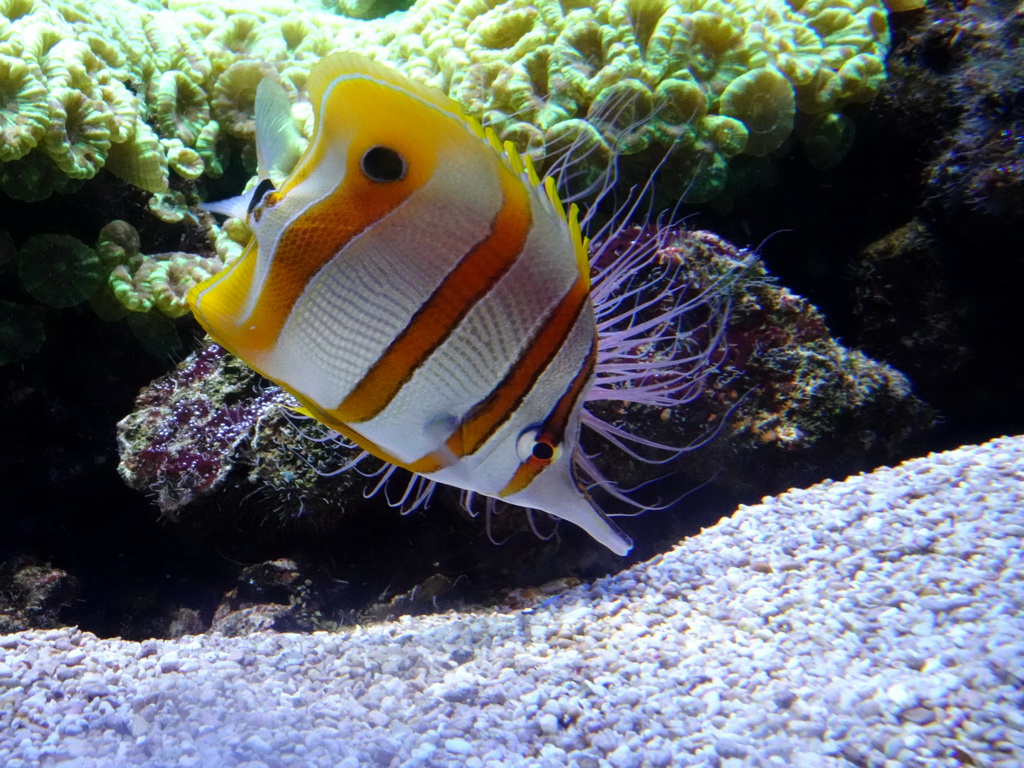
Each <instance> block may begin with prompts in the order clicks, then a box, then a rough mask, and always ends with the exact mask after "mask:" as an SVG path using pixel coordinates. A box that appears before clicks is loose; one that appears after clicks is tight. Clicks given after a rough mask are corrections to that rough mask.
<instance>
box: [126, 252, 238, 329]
mask: <svg viewBox="0 0 1024 768" xmlns="http://www.w3.org/2000/svg"><path fill="white" fill-rule="evenodd" d="M223 266H224V264H223V262H222V261H221V260H220V259H219V258H217V257H204V256H200V255H199V254H195V253H184V252H181V251H173V252H170V253H155V254H152V255H142V254H134V255H132V256H131V257H130V258H129V259H128V262H127V263H126V264H120V265H118V266H117V267H115V268H114V269H113V270H112V271H111V273H110V278H109V282H110V288H111V290H112V291H113V294H114V298H116V299H117V301H118V302H119V303H120V304H121V306H123V307H124V308H125V309H127V310H129V311H131V312H149V311H150V310H151V309H155V310H157V311H158V312H159V313H160V314H162V315H164V316H166V317H171V318H173V317H182V316H183V315H186V314H188V311H189V309H188V302H187V301H186V300H185V297H186V296H187V295H188V292H189V291H190V290H191V289H192V287H193V286H194V285H196V284H197V283H200V282H202V281H203V280H205V279H206V278H208V277H210V276H211V275H213V274H216V273H217V272H219V271H220V270H221V269H222V268H223Z"/></svg>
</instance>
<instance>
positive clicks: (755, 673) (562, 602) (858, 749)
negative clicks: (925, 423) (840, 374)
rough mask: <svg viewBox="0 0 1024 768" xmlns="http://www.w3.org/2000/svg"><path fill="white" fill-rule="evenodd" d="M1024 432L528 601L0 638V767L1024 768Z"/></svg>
mask: <svg viewBox="0 0 1024 768" xmlns="http://www.w3.org/2000/svg"><path fill="white" fill-rule="evenodd" d="M1021 466H1024V439H1022V438H1003V439H1000V440H997V441H993V442H992V443H989V444H986V445H983V446H969V447H965V448H962V449H959V450H956V451H952V452H948V453H945V454H936V455H933V456H930V457H928V458H925V459H919V460H914V461H911V462H908V463H906V464H904V465H902V466H900V467H897V468H891V469H882V470H878V471H876V472H873V473H870V474H866V475H861V476H858V477H854V478H851V479H849V480H847V481H844V482H831V481H830V482H826V483H822V484H820V485H818V486H814V487H812V488H808V489H802V490H796V491H792V492H789V493H787V494H784V495H782V496H780V497H777V498H768V499H765V501H764V502H763V503H762V504H756V505H750V506H746V507H743V508H742V509H740V510H738V511H737V512H736V514H735V515H734V516H733V517H732V518H731V519H728V520H726V521H725V522H723V523H722V524H720V525H717V526H714V527H712V528H709V529H707V530H705V531H704V532H702V533H701V534H699V535H697V536H694V537H691V538H689V539H687V540H684V541H683V542H681V543H680V544H679V545H678V546H677V547H676V548H674V549H673V550H671V551H669V552H667V553H664V554H663V555H659V556H658V557H656V558H654V559H653V560H652V561H650V562H648V563H639V564H637V565H636V566H633V567H632V568H630V569H627V570H625V571H623V572H622V573H620V574H616V575H612V576H608V577H605V578H602V579H600V580H598V581H596V582H594V583H593V584H587V585H583V586H581V587H579V588H576V589H570V590H567V591H566V592H564V593H561V594H560V596H559V599H558V600H557V601H556V602H553V603H552V604H551V605H550V606H548V607H546V608H545V610H544V611H538V612H536V613H533V614H520V613H515V612H511V613H507V614H503V613H500V612H497V611H486V610H478V611H474V612H466V613H458V612H454V611H453V612H449V613H446V614H443V615H435V616H420V617H409V616H406V617H401V618H399V619H398V620H396V621H394V622H389V623H387V624H381V625H369V626H364V627H361V628H360V629H359V630H358V631H353V630H347V629H346V630H342V631H340V632H337V633H333V634H331V633H326V632H317V633H313V634H312V635H300V634H255V635H250V636H248V637H223V636H220V635H204V636H198V637H183V638H180V639H178V640H174V641H169V640H168V641H164V640H149V641H145V642H142V643H133V642H128V641H124V640H120V639H116V638H115V639H107V640H100V639H97V638H95V637H93V636H92V635H90V634H88V633H84V632H79V631H78V630H74V629H59V630H46V631H36V632H25V633H21V634H17V635H9V636H0V765H3V766H7V767H10V768H29V767H33V768H34V766H39V765H50V764H54V765H58V764H59V765H61V766H67V767H68V768H79V767H80V768H94V766H100V765H154V766H156V765H159V766H180V767H181V768H190V767H194V768H207V767H208V766H218V767H219V766H224V768H243V767H244V768H264V767H269V766H274V767H275V768H277V767H278V766H280V767H281V768H290V767H291V766H296V767H297V768H307V767H308V768H357V767H358V766H363V765H380V766H385V765H388V766H395V767H396V768H398V767H399V766H401V767H402V768H430V767H431V766H435V765H436V766H463V767H464V768H496V767H497V766H511V767H512V768H518V767H519V766H522V767H523V768H526V767H527V766H529V768H549V767H550V768H560V767H561V766H564V765H573V766H580V768H602V767H609V768H637V767H638V766H648V765H649V766H652V767H653V768H665V767H666V766H689V765H695V766H696V765H718V766H720V768H745V766H748V765H761V766H768V767H773V766H780V767H782V766H793V768H819V766H820V767H821V768H833V766H840V765H846V764H856V765H872V766H885V767H886V768H902V767H903V766H911V765H927V766H929V767H930V766H936V768H946V766H949V767H950V768H952V767H953V766H955V765H958V764H966V763H972V764H975V765H988V766H993V768H1010V767H1011V766H1013V767H1014V768H1016V767H1017V766H1020V765H1024V715H1022V714H1021V712H1020V694H1019V689H1020V680H1021V677H1022V676H1024V662H1022V659H1024V643H1022V641H1021V640H1020V638H1022V637H1024V617H1022V612H1021V610H1020V605H1021V604H1022V602H1024V578H1022V576H1024V553H1022V552H1021V550H1020V547H1019V537H1020V536H1021V535H1024V483H1022V482H1021V478H1020V476H1019V475H1020V471H1019V469H1018V468H1019V467H1021Z"/></svg>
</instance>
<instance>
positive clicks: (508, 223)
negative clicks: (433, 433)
mask: <svg viewBox="0 0 1024 768" xmlns="http://www.w3.org/2000/svg"><path fill="white" fill-rule="evenodd" d="M499 167H500V169H501V170H500V172H499V178H500V179H501V186H502V193H503V201H502V206H501V209H500V210H499V211H498V214H497V216H495V218H494V222H493V224H492V225H491V231H490V233H489V234H488V235H487V237H485V238H484V239H483V240H481V241H480V242H479V243H477V244H476V245H475V246H473V248H472V249H471V250H470V251H469V252H468V253H467V254H466V255H465V256H464V257H463V258H462V259H461V260H460V261H459V262H458V263H457V264H456V265H455V267H454V268H453V269H452V270H451V272H449V273H448V274H447V275H446V276H445V278H444V280H442V281H441V283H440V285H438V287H437V289H436V290H435V291H434V292H433V293H432V294H431V295H430V298H428V299H427V300H426V301H425V302H424V303H423V304H422V305H421V306H420V308H419V309H418V310H416V313H415V314H414V315H413V316H412V319H411V320H410V321H409V324H408V325H407V326H406V327H405V329H404V330H403V331H402V332H401V333H400V334H399V335H398V336H397V337H396V338H395V340H394V341H393V342H391V344H390V346H389V347H388V348H387V349H386V350H385V351H384V354H383V355H381V358H380V359H379V360H378V361H377V362H376V363H375V364H374V365H373V367H372V368H370V370H369V371H368V372H367V373H366V375H365V376H364V377H363V378H362V380H360V382H359V383H358V384H357V385H356V386H355V388H354V389H353V390H352V391H351V392H350V393H349V395H348V396H347V397H346V398H345V399H344V400H343V401H342V403H341V405H339V406H338V407H337V408H336V409H335V410H334V411H333V413H334V415H335V417H336V418H337V419H339V420H340V421H343V422H345V423H348V424H357V423H359V422H362V421H368V420H370V419H372V418H373V417H375V416H377V415H378V414H379V413H380V412H381V411H383V410H384V409H385V408H386V407H387V406H388V403H390V402H391V401H392V400H393V399H394V397H395V395H397V394H398V392H399V390H401V388H402V387H403V386H404V385H405V383H406V382H407V381H408V380H409V379H410V378H411V377H412V375H413V373H414V372H415V371H416V369H417V368H418V367H419V366H421V365H422V364H423V363H424V362H425V361H426V359H427V358H428V357H430V355H431V354H432V353H433V352H434V351H435V350H436V349H437V348H438V347H439V346H440V345H441V344H442V343H443V342H444V340H445V339H447V338H448V336H449V335H450V334H451V333H452V331H453V330H455V328H456V327H457V326H458V324H459V323H460V322H461V321H462V319H463V318H464V317H465V316H466V315H467V314H468V313H469V311H470V310H471V309H472V308H473V307H474V306H476V304H477V302H479V301H480V300H481V299H482V298H483V297H484V296H486V295H487V293H488V292H489V291H490V290H491V288H493V287H494V285H495V283H497V282H498V280H499V279H501V277H502V275H504V274H505V273H506V272H508V270H509V269H511V267H512V265H513V264H515V262H516V259H517V258H518V257H519V254H520V253H522V251H523V247H524V246H525V245H526V238H527V236H528V235H529V233H530V228H531V225H532V215H531V211H530V197H529V193H528V190H527V187H526V186H525V185H524V184H523V182H522V181H521V180H520V179H518V178H516V177H515V176H513V175H512V173H511V172H509V171H507V170H506V169H505V168H504V167H502V166H500V164H499ZM439 224H440V225H441V226H443V223H441V222H439Z"/></svg>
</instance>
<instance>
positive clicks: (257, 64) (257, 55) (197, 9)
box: [0, 0, 889, 207]
mask: <svg viewBox="0 0 1024 768" xmlns="http://www.w3.org/2000/svg"><path fill="white" fill-rule="evenodd" d="M168 6H169V7H168V8H165V7H163V6H161V5H159V4H157V3H152V2H151V3H146V2H140V3H138V4H132V3H128V2H126V0H111V1H110V2H104V3H91V2H86V0H69V1H67V2H45V0H3V2H0V84H2V86H0V87H2V95H3V99H0V104H3V110H4V111H3V112H2V113H0V129H2V131H3V135H4V142H3V145H2V146H0V187H2V189H3V190H4V191H5V192H6V193H7V194H8V195H10V196H11V197H14V198H16V199H39V198H42V197H45V196H46V195H48V194H50V193H51V192H53V191H59V190H66V189H69V188H72V187H74V185H75V184H76V183H77V182H78V181H80V180H82V179H89V178H91V177H93V176H95V174H96V173H97V172H98V171H99V170H100V169H101V168H107V169H108V170H109V171H111V172H113V173H114V174H116V175H117V176H119V177H121V178H123V179H125V180H126V181H128V182H130V183H132V184H134V185H135V186H137V187H139V188H141V189H144V190H147V191H149V192H152V193H155V194H162V193H165V192H166V191H167V190H168V179H169V174H173V175H174V176H176V177H179V178H182V179H196V178H199V177H201V176H204V175H205V176H208V177H217V176H219V175H220V174H221V173H222V172H223V164H222V160H223V157H222V152H223V150H224V149H225V142H230V140H231V139H245V140H248V139H251V138H252V135H253V123H252V113H251V109H252V100H253V95H254V91H255V88H256V85H257V84H258V82H259V81H260V80H261V79H262V78H264V77H270V78H272V79H275V80H277V81H279V82H281V83H282V84H283V85H284V87H285V88H286V89H287V90H288V91H289V92H290V94H291V95H292V96H297V95H298V94H300V93H302V92H303V90H304V86H305V78H306V76H307V75H308V72H309V67H310V66H311V64H312V62H314V61H316V60H317V59H319V58H320V57H321V56H323V55H324V54H326V53H328V52H329V51H332V50H349V51H354V52H360V53H365V54H368V55H370V56H372V57H373V58H376V59H378V60H380V61H382V62H384V63H387V64H390V65H392V66H394V67H396V68H397V69H399V70H401V71H402V72H404V73H406V74H408V75H409V76H411V77H413V78H414V79H418V80H421V81H423V82H425V83H428V84H430V85H434V86H437V87H440V88H441V89H442V90H444V91H445V92H446V93H448V94H449V95H450V96H451V97H452V98H454V99H456V100H457V101H459V102H461V103H462V104H463V105H464V106H465V107H466V108H467V110H468V111H469V112H470V113H471V114H474V115H477V116H479V117H481V118H482V119H483V120H484V121H486V122H488V123H490V124H492V125H494V126H495V127H496V128H497V130H498V132H499V134H500V135H501V136H502V137H503V138H510V139H512V140H514V141H515V142H516V143H517V144H518V145H519V147H520V149H522V150H527V149H528V150H531V151H532V152H534V153H537V154H538V155H543V153H544V152H545V150H550V149H551V148H552V147H556V146H559V145H560V144H561V142H564V141H565V140H566V139H567V138H570V137H571V138H573V139H577V138H578V137H580V136H584V137H585V140H586V142H588V144H589V145H590V146H591V147H592V148H600V149H602V150H603V151H604V152H607V151H609V150H610V149H611V148H612V147H611V146H610V144H614V149H615V150H617V151H620V152H626V153H633V152H639V151H641V150H642V149H644V148H646V147H647V146H648V145H650V144H651V143H656V144H660V145H663V146H664V145H666V144H669V143H673V142H676V144H677V147H678V150H679V153H680V154H679V158H678V161H677V162H678V163H679V164H680V166H681V167H685V168H689V169H690V175H689V179H688V181H687V183H688V185H689V187H690V195H691V198H692V199H693V200H707V199H710V198H712V197H714V196H715V194H717V193H718V192H720V191H721V189H722V187H723V184H724V181H725V171H726V169H727V167H728V163H729V161H730V160H731V159H732V158H734V157H736V156H740V155H746V156H750V157H764V156H767V155H770V154H771V153H773V152H775V151H776V150H778V149H779V148H780V147H781V146H782V145H783V143H784V142H785V141H786V139H787V138H789V136H790V135H791V133H793V132H794V131H796V133H797V134H798V135H799V137H800V138H801V139H802V140H803V142H804V144H805V146H806V147H807V148H808V149H809V151H810V152H811V154H812V156H813V157H814V158H816V159H817V160H818V161H820V162H822V163H826V162H831V161H833V160H834V159H835V158H837V157H838V156H839V155H840V154H841V151H842V148H843V147H844V145H845V142H846V141H847V140H848V138H849V134H850V128H849V125H848V121H847V120H846V118H844V117H843V114H842V109H843V107H844V106H845V105H847V104H849V103H851V102H862V101H867V100H870V99H871V98H872V96H873V95H874V93H875V91H876V90H877V88H878V86H879V84H880V82H881V81H882V79H883V78H884V66H883V61H884V57H885V54H886V50H887V46H888V43H889V33H888V26H887V21H886V15H885V12H884V10H883V7H882V6H881V4H880V3H878V2H871V1H870V0H808V1H807V2H782V0H761V1H759V2H753V1H752V0H739V1H738V2H732V3H729V2H723V1H722V0H685V1H679V0H596V1H595V2H593V3H590V4H584V3H564V4H563V3H559V2H555V1H554V0H543V1H542V2H538V3H534V2H524V1H523V0H506V2H501V3H499V2H495V1H494V0H491V1H490V2H488V1H487V0H463V2H459V3H455V2H450V1H448V2H445V1H444V0H442V1H440V2H439V1H438V0H429V1H428V0H420V2H418V3H417V4H416V5H414V6H413V7H412V8H411V9H409V10H408V11H407V12H405V13H404V14H399V15H397V16H392V17H389V18H388V19H387V20H386V21H384V20H373V21H356V20H353V19H346V18H344V17H342V16H338V15H333V14H324V13H319V12H315V11H312V10H306V9H304V8H303V6H302V4H301V3H298V2H297V3H294V4H293V3H288V2H284V0H281V2H263V3H255V2H254V3H241V2H220V3H215V2H191V1H190V0H171V2H169V3H168ZM296 112H297V113H298V114H297V117H300V118H305V119H306V120H307V122H308V117H309V115H308V114H306V113H303V109H302V108H297V110H296ZM628 127H632V128H633V130H626V131H623V128H628ZM594 157H595V158H597V159H596V160H595V162H604V161H605V160H606V158H605V157H600V153H596V154H595V155H594ZM154 206H156V207H158V203H156V202H155V203H154Z"/></svg>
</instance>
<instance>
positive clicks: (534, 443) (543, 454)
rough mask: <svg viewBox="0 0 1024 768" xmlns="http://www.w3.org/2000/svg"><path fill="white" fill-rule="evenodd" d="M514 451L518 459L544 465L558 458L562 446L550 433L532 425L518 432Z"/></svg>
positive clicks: (535, 464) (527, 462)
mask: <svg viewBox="0 0 1024 768" xmlns="http://www.w3.org/2000/svg"><path fill="white" fill-rule="evenodd" d="M516 453H517V454H518V455H519V460H520V461H522V462H525V463H526V464H532V465H534V466H539V467H546V466H548V465H550V464H552V463H553V462H555V461H556V460H557V459H558V457H559V456H560V455H561V454H562V447H561V446H560V445H557V444H556V443H555V441H554V440H553V439H552V438H551V436H550V435H548V434H545V433H543V432H542V431H541V430H539V429H537V428H536V427H532V428H530V429H527V430H524V431H523V432H522V433H520V435H519V438H518V439H517V440H516Z"/></svg>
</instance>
